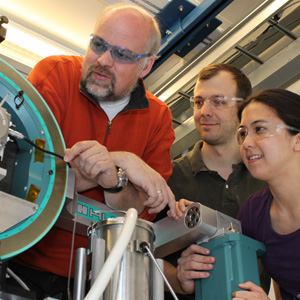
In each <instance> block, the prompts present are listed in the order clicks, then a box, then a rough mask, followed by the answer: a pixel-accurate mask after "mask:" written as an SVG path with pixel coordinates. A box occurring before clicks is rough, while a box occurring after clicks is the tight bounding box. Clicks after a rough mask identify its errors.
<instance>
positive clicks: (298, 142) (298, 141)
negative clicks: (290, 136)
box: [294, 133, 300, 151]
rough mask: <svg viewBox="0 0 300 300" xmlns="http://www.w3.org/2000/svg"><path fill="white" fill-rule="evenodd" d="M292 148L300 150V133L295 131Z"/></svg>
mask: <svg viewBox="0 0 300 300" xmlns="http://www.w3.org/2000/svg"><path fill="white" fill-rule="evenodd" d="M294 150H295V151H300V133H297V134H296V135H295V144H294Z"/></svg>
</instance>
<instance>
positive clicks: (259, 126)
mask: <svg viewBox="0 0 300 300" xmlns="http://www.w3.org/2000/svg"><path fill="white" fill-rule="evenodd" d="M284 129H287V130H291V131H295V132H300V129H298V128H295V127H292V126H288V125H284V124H278V125H274V124H272V123H269V122H262V121H260V122H255V123H253V124H251V126H250V128H247V127H245V126H241V127H240V128H239V129H238V132H237V139H238V144H239V145H242V144H243V143H244V141H245V139H246V137H247V136H248V135H250V136H251V138H252V139H253V140H254V141H260V140H262V139H265V138H268V137H271V136H275V135H281V134H282V132H283V130H284Z"/></svg>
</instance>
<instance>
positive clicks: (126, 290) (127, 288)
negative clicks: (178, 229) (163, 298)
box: [90, 218, 155, 300]
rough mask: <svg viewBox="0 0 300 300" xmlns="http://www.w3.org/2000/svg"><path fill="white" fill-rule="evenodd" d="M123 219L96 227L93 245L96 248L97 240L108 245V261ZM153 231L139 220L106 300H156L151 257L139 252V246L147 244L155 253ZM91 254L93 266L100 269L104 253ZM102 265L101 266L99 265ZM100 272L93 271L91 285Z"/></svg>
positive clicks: (110, 284) (92, 237)
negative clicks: (143, 243) (153, 288)
mask: <svg viewBox="0 0 300 300" xmlns="http://www.w3.org/2000/svg"><path fill="white" fill-rule="evenodd" d="M123 224H124V218H112V219H107V220H104V221H101V222H99V223H97V224H96V225H95V226H94V227H93V229H92V232H91V233H90V238H91V239H92V241H91V243H90V245H97V244H98V243H97V241H93V240H94V239H103V240H105V241H106V243H105V258H107V257H108V255H109V254H110V251H111V249H112V248H113V246H114V244H115V242H116V241H117V239H118V236H119V234H120V232H121V230H122V227H123ZM154 236H155V235H154V231H153V229H152V227H151V226H150V224H149V222H147V221H144V220H140V219H138V220H137V223H136V226H135V230H134V232H133V235H132V239H131V241H130V243H129V244H128V247H127V250H126V251H125V252H124V255H123V258H122V260H121V262H120V263H119V265H118V266H117V268H116V270H115V272H114V274H113V276H112V278H111V280H110V282H109V284H108V286H107V288H106V290H105V292H104V294H103V300H112V299H113V300H121V299H122V300H153V299H154V298H153V294H152V278H153V269H152V268H153V265H152V262H151V259H150V258H149V256H148V255H146V254H144V253H143V252H142V251H141V249H140V244H141V243H142V242H146V243H147V244H148V245H149V248H150V249H151V250H152V251H153V243H154ZM95 250H96V249H93V250H92V261H93V264H95V265H99V264H98V262H97V261H98V260H102V259H103V258H102V257H101V256H102V254H101V253H97V251H95ZM100 264H101V262H100ZM98 273H99V271H98V270H97V271H95V270H91V282H94V281H95V277H96V276H97V275H98Z"/></svg>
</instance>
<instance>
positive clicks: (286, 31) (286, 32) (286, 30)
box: [268, 19, 298, 40]
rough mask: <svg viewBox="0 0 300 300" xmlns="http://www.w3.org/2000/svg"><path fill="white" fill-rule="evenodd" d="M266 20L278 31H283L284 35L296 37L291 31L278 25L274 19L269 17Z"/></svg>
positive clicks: (294, 38)
mask: <svg viewBox="0 0 300 300" xmlns="http://www.w3.org/2000/svg"><path fill="white" fill-rule="evenodd" d="M268 22H269V23H271V24H272V25H273V26H275V27H276V28H277V29H278V30H279V31H281V32H283V33H284V34H285V35H287V36H288V37H290V38H291V39H293V40H296V39H297V38H298V37H297V36H296V35H295V34H294V33H293V32H292V31H290V30H288V29H287V28H285V27H284V26H282V25H280V24H279V23H278V22H276V21H274V20H273V19H269V20H268Z"/></svg>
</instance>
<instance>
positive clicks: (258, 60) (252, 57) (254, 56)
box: [235, 46, 264, 65]
mask: <svg viewBox="0 0 300 300" xmlns="http://www.w3.org/2000/svg"><path fill="white" fill-rule="evenodd" d="M235 49H236V50H238V51H239V52H241V53H243V54H245V55H246V56H248V57H250V58H251V59H253V60H254V61H256V62H258V63H259V64H261V65H262V64H263V63H264V61H263V60H261V59H260V58H259V57H258V56H257V55H255V54H253V53H251V52H249V51H248V50H246V49H244V48H242V47H240V46H235Z"/></svg>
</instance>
